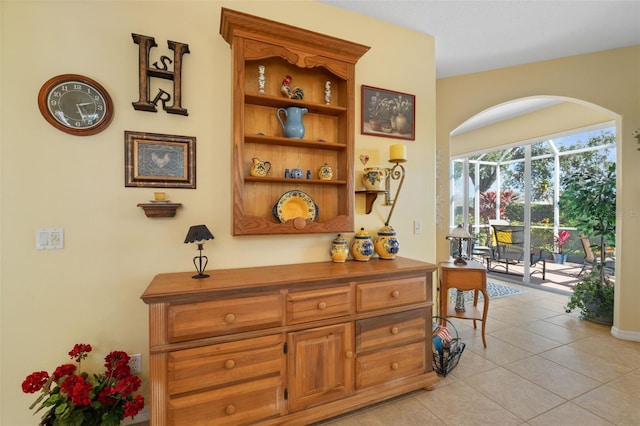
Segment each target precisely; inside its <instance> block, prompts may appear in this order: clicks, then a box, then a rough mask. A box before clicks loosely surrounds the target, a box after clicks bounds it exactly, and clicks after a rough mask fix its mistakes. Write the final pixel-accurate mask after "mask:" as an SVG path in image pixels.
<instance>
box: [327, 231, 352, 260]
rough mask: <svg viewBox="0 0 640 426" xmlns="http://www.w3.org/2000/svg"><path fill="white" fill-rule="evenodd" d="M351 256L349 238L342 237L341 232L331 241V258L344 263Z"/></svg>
mask: <svg viewBox="0 0 640 426" xmlns="http://www.w3.org/2000/svg"><path fill="white" fill-rule="evenodd" d="M348 256H349V246H347V240H345V239H344V238H342V236H341V235H340V234H338V236H337V237H336V239H335V240H333V242H332V243H331V260H332V261H333V262H336V263H343V262H345V261H346V260H347V257H348Z"/></svg>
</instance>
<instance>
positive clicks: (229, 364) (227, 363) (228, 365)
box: [224, 359, 236, 370]
mask: <svg viewBox="0 0 640 426" xmlns="http://www.w3.org/2000/svg"><path fill="white" fill-rule="evenodd" d="M235 366H236V362H235V361H234V360H232V359H228V360H226V361H225V363H224V368H226V369H227V370H231V369H232V368H233V367H235Z"/></svg>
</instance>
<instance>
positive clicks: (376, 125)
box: [367, 93, 393, 132]
mask: <svg viewBox="0 0 640 426" xmlns="http://www.w3.org/2000/svg"><path fill="white" fill-rule="evenodd" d="M392 107H393V105H392V103H391V100H390V99H389V98H386V97H384V96H381V95H380V93H376V94H375V95H373V96H371V99H369V105H368V107H367V112H368V113H369V115H368V119H369V125H370V126H371V130H375V131H377V132H379V131H382V127H383V126H386V128H388V129H391V122H390V119H391V110H392Z"/></svg>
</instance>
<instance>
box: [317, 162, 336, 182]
mask: <svg viewBox="0 0 640 426" xmlns="http://www.w3.org/2000/svg"><path fill="white" fill-rule="evenodd" d="M318 177H319V178H320V180H331V178H332V177H333V170H331V166H329V165H328V164H327V163H324V166H322V167H320V170H318Z"/></svg>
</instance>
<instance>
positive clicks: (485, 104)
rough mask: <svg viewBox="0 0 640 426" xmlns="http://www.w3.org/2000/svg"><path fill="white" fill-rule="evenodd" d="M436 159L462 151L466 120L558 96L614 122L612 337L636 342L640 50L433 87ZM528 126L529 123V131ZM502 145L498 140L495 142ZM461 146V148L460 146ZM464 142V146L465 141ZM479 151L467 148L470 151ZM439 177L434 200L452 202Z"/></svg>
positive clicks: (441, 216) (439, 237) (440, 238)
mask: <svg viewBox="0 0 640 426" xmlns="http://www.w3.org/2000/svg"><path fill="white" fill-rule="evenodd" d="M436 87H437V101H436V110H437V112H438V113H437V117H438V122H437V134H436V139H437V152H438V158H439V159H441V158H442V159H447V158H448V157H449V153H450V150H451V151H454V150H455V151H454V152H456V153H462V152H464V151H465V149H464V147H463V146H461V145H459V144H458V145H456V146H455V148H450V137H449V135H450V133H451V132H452V131H453V130H454V129H456V128H457V127H458V126H459V125H460V124H462V123H463V122H464V121H465V120H467V119H469V118H470V117H472V116H474V115H475V114H477V113H479V112H481V111H484V110H486V109H488V108H490V107H492V106H495V105H499V104H502V103H504V102H508V101H511V100H515V99H521V98H527V97H531V96H559V97H564V98H568V99H569V100H571V101H573V102H578V103H581V104H582V105H587V106H588V107H590V108H594V109H596V112H595V114H604V115H605V116H608V117H611V119H615V120H616V125H617V126H618V127H617V131H618V134H617V140H618V145H617V163H618V182H617V189H618V196H617V206H616V210H617V213H618V221H617V236H616V256H617V259H616V300H615V315H614V327H613V328H612V333H613V334H614V335H615V336H618V337H621V338H625V339H630V340H640V316H638V315H637V301H638V300H640V287H639V286H638V285H637V279H636V276H637V270H636V268H637V267H636V265H637V264H638V261H639V257H640V250H639V249H638V244H637V242H638V240H639V238H640V198H639V197H638V194H640V180H639V179H638V165H639V163H640V152H638V151H637V148H638V145H637V143H636V141H635V139H633V137H632V136H631V133H632V132H633V130H634V129H637V128H640V46H634V47H629V48H623V49H615V50H608V51H603V52H598V53H593V54H589V55H581V56H574V57H567V58H562V59H558V60H553V61H545V62H538V63H533V64H529V65H523V66H517V67H510V68H504V69H499V70H494V71H488V72H482V73H476V74H469V75H464V76H459V77H452V78H446V79H441V80H438V81H437V85H436ZM529 124H531V123H529ZM487 131H489V132H490V129H487ZM496 137H497V138H500V136H496ZM457 142H458V143H460V144H461V143H463V141H462V140H459V141H457ZM467 142H468V141H467ZM475 149H477V145H472V144H469V151H468V152H471V151H473V150H475ZM441 164H442V166H441V167H440V169H439V173H438V183H437V188H438V199H440V200H446V199H448V196H449V189H448V185H447V184H446V182H448V165H447V163H446V160H444V161H441ZM448 215H449V213H448V205H446V203H443V202H441V203H439V205H438V211H437V218H438V226H437V232H436V243H437V252H438V253H439V254H440V255H446V253H447V245H446V243H445V240H444V235H445V232H446V227H447V224H448V217H449V216H448Z"/></svg>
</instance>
